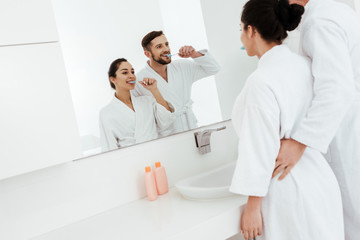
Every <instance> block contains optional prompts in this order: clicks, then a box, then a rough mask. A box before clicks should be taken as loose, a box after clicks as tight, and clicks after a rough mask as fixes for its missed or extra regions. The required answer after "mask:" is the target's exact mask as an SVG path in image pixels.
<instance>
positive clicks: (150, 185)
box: [145, 167, 158, 201]
mask: <svg viewBox="0 0 360 240" xmlns="http://www.w3.org/2000/svg"><path fill="white" fill-rule="evenodd" d="M145 187H146V193H147V196H148V199H149V200H150V201H153V200H156V199H157V196H158V195H157V192H156V184H155V178H154V175H153V173H152V172H151V168H150V167H145Z"/></svg>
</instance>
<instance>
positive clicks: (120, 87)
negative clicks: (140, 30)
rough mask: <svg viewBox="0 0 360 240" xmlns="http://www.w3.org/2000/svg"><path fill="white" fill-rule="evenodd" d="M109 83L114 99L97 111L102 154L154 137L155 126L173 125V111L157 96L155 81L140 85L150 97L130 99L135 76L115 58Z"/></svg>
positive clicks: (130, 69) (150, 80)
mask: <svg viewBox="0 0 360 240" xmlns="http://www.w3.org/2000/svg"><path fill="white" fill-rule="evenodd" d="M108 74H109V81H110V85H111V87H112V88H113V89H115V91H116V92H115V96H114V98H113V99H112V100H111V102H110V103H109V104H108V105H107V106H105V107H104V108H103V109H102V110H101V111H100V121H99V122H100V141H101V146H102V150H103V151H107V150H112V149H116V148H119V147H124V146H129V145H132V144H135V143H139V142H144V141H148V140H151V139H155V138H157V137H158V133H157V130H156V127H157V126H158V127H159V128H160V129H165V128H167V127H168V126H169V125H170V124H171V123H173V121H174V119H175V116H174V114H173V113H171V112H173V108H170V106H169V105H170V104H168V102H166V101H165V99H164V98H163V97H162V95H161V94H160V92H159V90H158V88H157V84H156V80H155V79H152V78H145V79H144V80H143V81H142V82H141V84H142V85H143V87H144V88H145V89H147V90H148V91H150V92H151V94H152V96H141V97H134V96H132V94H131V93H130V90H132V89H134V87H135V80H136V77H135V73H134V69H133V68H132V66H131V64H130V63H129V62H128V61H127V60H126V59H124V58H120V59H116V60H115V61H114V62H112V63H111V65H110V68H109V72H108Z"/></svg>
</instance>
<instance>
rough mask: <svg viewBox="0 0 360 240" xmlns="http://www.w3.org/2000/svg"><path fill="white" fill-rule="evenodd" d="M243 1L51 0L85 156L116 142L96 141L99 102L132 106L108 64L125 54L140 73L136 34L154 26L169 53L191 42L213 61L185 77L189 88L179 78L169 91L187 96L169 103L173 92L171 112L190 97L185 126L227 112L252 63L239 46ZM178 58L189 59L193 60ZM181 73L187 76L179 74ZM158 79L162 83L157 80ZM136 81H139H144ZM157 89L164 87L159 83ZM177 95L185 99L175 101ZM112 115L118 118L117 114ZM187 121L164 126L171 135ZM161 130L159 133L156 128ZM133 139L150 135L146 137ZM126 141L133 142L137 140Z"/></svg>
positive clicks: (227, 114)
mask: <svg viewBox="0 0 360 240" xmlns="http://www.w3.org/2000/svg"><path fill="white" fill-rule="evenodd" d="M242 4H243V3H242V2H240V3H239V2H238V1H235V0H231V1H228V2H227V4H219V3H218V1H215V0H206V1H205V0H204V1H201V0H197V1H194V0H186V1H176V0H136V1H117V0H105V1H101V2H100V1H90V2H89V1H85V0H78V1H75V2H74V1H70V0H53V7H54V12H55V20H56V23H57V27H58V32H59V38H60V44H61V47H62V52H63V56H64V61H65V67H66V71H67V77H68V80H69V85H70V90H71V93H72V100H73V104H74V108H75V115H76V118H77V123H78V128H79V132H80V133H79V134H80V138H81V143H82V147H83V153H84V156H88V155H92V154H97V153H100V152H102V151H103V150H112V149H116V148H117V147H119V145H121V144H118V145H117V146H114V145H113V144H112V145H111V147H110V148H105V149H104V148H102V147H101V143H100V135H101V134H100V132H101V131H100V129H99V112H100V111H101V109H103V108H104V107H105V106H107V105H108V104H109V102H111V101H117V104H119V103H120V105H121V104H122V105H123V106H122V107H123V111H125V112H126V111H128V110H131V109H130V108H129V107H127V106H125V104H124V103H123V102H120V101H119V99H117V98H115V97H114V90H113V89H112V88H111V87H110V84H109V78H108V76H107V71H108V69H109V66H110V63H111V62H112V61H113V60H115V59H117V58H126V59H127V60H128V62H129V63H131V65H132V67H133V68H134V69H135V74H137V73H138V72H140V71H141V69H143V68H144V67H145V66H146V65H147V60H148V58H147V57H146V56H145V55H144V51H143V49H142V47H141V40H142V38H143V37H144V36H145V35H146V34H147V33H148V32H150V31H153V30H163V31H164V33H165V36H166V38H167V40H168V42H169V44H170V51H171V53H172V54H174V53H177V51H178V49H180V48H181V47H182V46H184V45H191V46H193V47H194V48H195V49H196V50H197V51H199V50H201V49H208V50H209V53H210V54H211V55H212V56H213V59H214V62H215V63H214V66H215V69H214V67H213V69H211V70H213V72H212V73H211V71H210V72H209V73H207V74H202V75H201V76H199V77H198V78H199V79H200V80H198V81H195V82H194V83H193V84H190V85H189V86H188V89H183V87H184V85H183V84H178V86H177V88H173V89H172V91H173V93H174V92H175V95H176V94H178V93H179V95H188V96H187V97H185V98H184V99H181V100H179V101H178V102H175V103H173V102H171V101H173V99H171V101H169V102H170V103H172V104H173V105H174V107H175V112H176V111H178V112H179V111H183V109H181V108H184V107H185V106H186V105H187V104H188V103H189V102H190V99H191V100H192V101H193V104H192V112H193V113H194V115H195V118H196V120H197V123H195V124H190V126H191V127H190V128H194V127H200V126H204V125H208V124H212V123H215V122H219V121H222V120H226V119H229V118H230V115H231V107H232V104H233V102H234V100H235V97H236V95H237V93H238V92H239V91H240V89H241V87H242V84H243V82H244V80H245V79H246V77H247V76H248V74H249V73H250V72H251V71H252V69H254V66H255V63H256V60H253V59H249V58H248V57H247V56H246V54H245V53H244V52H242V51H241V50H240V47H241V43H240V40H239V36H240V32H239V19H240V11H241V7H242ZM189 6H190V7H189ZM203 53H204V52H203ZM171 58H172V63H171V64H174V63H176V62H178V61H179V59H181V57H179V56H173V57H171ZM202 58H208V57H207V56H204V57H202ZM183 61H188V62H189V63H191V64H192V63H194V62H196V61H197V60H192V59H186V60H183ZM205 64H206V63H205ZM217 64H219V65H220V66H221V71H219V72H218V70H217V69H216V65H217ZM168 66H170V65H168ZM240 66H243V69H242V70H241V71H240V72H238V71H239V70H238V69H239V67H240ZM213 73H216V75H214V74H213ZM181 74H184V73H183V72H182V73H181ZM149 77H152V76H149ZM184 79H186V77H185V78H184V77H182V78H180V79H179V80H180V81H183V80H184ZM161 80H162V81H163V83H161V82H160V81H161ZM137 81H139V79H137ZM157 81H158V85H161V84H162V85H164V84H166V83H165V81H164V80H163V79H157ZM171 81H172V79H171V77H169V85H170V84H172V82H171ZM139 86H140V84H139ZM140 87H141V88H143V86H140ZM143 89H144V88H143ZM159 89H160V87H159ZM162 90H163V91H164V88H163V89H162ZM144 91H145V92H146V91H147V90H144ZM147 92H148V93H150V92H149V91H147ZM160 92H161V91H160ZM161 94H162V95H163V96H164V98H165V99H166V98H169V95H171V94H168V93H166V92H161ZM149 95H151V94H149ZM170 98H171V97H170ZM166 100H168V99H166ZM133 102H134V101H133ZM179 102H182V104H183V105H182V106H181V103H179ZM190 108H191V106H190ZM131 111H132V110H131ZM135 112H136V111H135ZM139 112H140V110H139ZM190 113H191V111H190ZM120 114H122V116H123V119H125V117H124V116H125V115H123V114H124V113H123V112H120V113H119V114H118V115H120ZM129 115H131V116H130V118H129V119H127V118H126V120H125V121H124V122H125V123H124V124H128V125H129V128H131V127H132V128H133V129H132V130H131V131H133V132H134V131H135V130H134V126H135V125H134V123H130V124H129V122H127V121H135V118H134V112H133V111H132V113H129ZM147 116H151V113H150V114H149V113H147V115H146V114H145V115H143V116H142V118H146V117H147ZM118 118H120V119H121V117H118ZM137 120H138V119H137ZM175 121H176V120H175ZM126 122H127V123H126ZM194 122H196V121H194ZM116 124H117V123H116ZM113 125H114V124H113ZM139 125H141V123H139ZM140 128H141V127H140ZM190 128H189V127H187V126H186V127H184V128H183V129H180V130H176V131H170V134H172V133H176V132H179V131H181V130H188V129H190ZM170 129H171V127H170ZM110 134H111V133H110ZM112 134H113V136H112V137H113V138H116V137H117V136H114V133H113V132H112ZM141 134H144V132H142V133H140V135H141ZM167 135H169V132H167V133H166V134H164V136H167ZM160 136H162V134H161V133H160V134H159V137H160ZM153 138H154V137H153ZM139 139H146V140H150V139H149V138H144V136H141V137H140V138H139ZM118 142H121V141H118ZM130 142H131V144H133V143H138V142H141V140H139V141H130ZM127 145H129V144H124V146H127Z"/></svg>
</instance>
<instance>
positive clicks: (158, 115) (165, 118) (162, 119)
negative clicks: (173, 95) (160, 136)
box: [152, 98, 176, 131]
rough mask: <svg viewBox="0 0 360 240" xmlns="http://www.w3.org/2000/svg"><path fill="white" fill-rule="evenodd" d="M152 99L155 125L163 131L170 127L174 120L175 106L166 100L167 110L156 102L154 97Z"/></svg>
mask: <svg viewBox="0 0 360 240" xmlns="http://www.w3.org/2000/svg"><path fill="white" fill-rule="evenodd" d="M152 99H153V111H154V117H155V121H156V125H157V126H158V128H159V130H160V131H163V130H165V129H167V128H168V127H170V126H171V125H172V124H173V123H174V121H175V120H176V113H175V108H174V106H173V105H172V104H171V103H170V102H167V103H168V105H169V107H170V111H168V110H167V109H166V108H165V107H164V106H163V105H161V104H159V103H158V102H156V100H155V99H154V98H152Z"/></svg>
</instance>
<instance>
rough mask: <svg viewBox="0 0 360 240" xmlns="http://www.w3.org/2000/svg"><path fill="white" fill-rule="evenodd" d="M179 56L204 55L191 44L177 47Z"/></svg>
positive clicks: (193, 56)
mask: <svg viewBox="0 0 360 240" xmlns="http://www.w3.org/2000/svg"><path fill="white" fill-rule="evenodd" d="M179 56H180V57H182V58H189V57H191V58H197V57H201V56H204V55H203V54H201V53H199V52H197V51H196V50H195V48H193V47H192V46H183V47H181V48H180V49H179Z"/></svg>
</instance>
